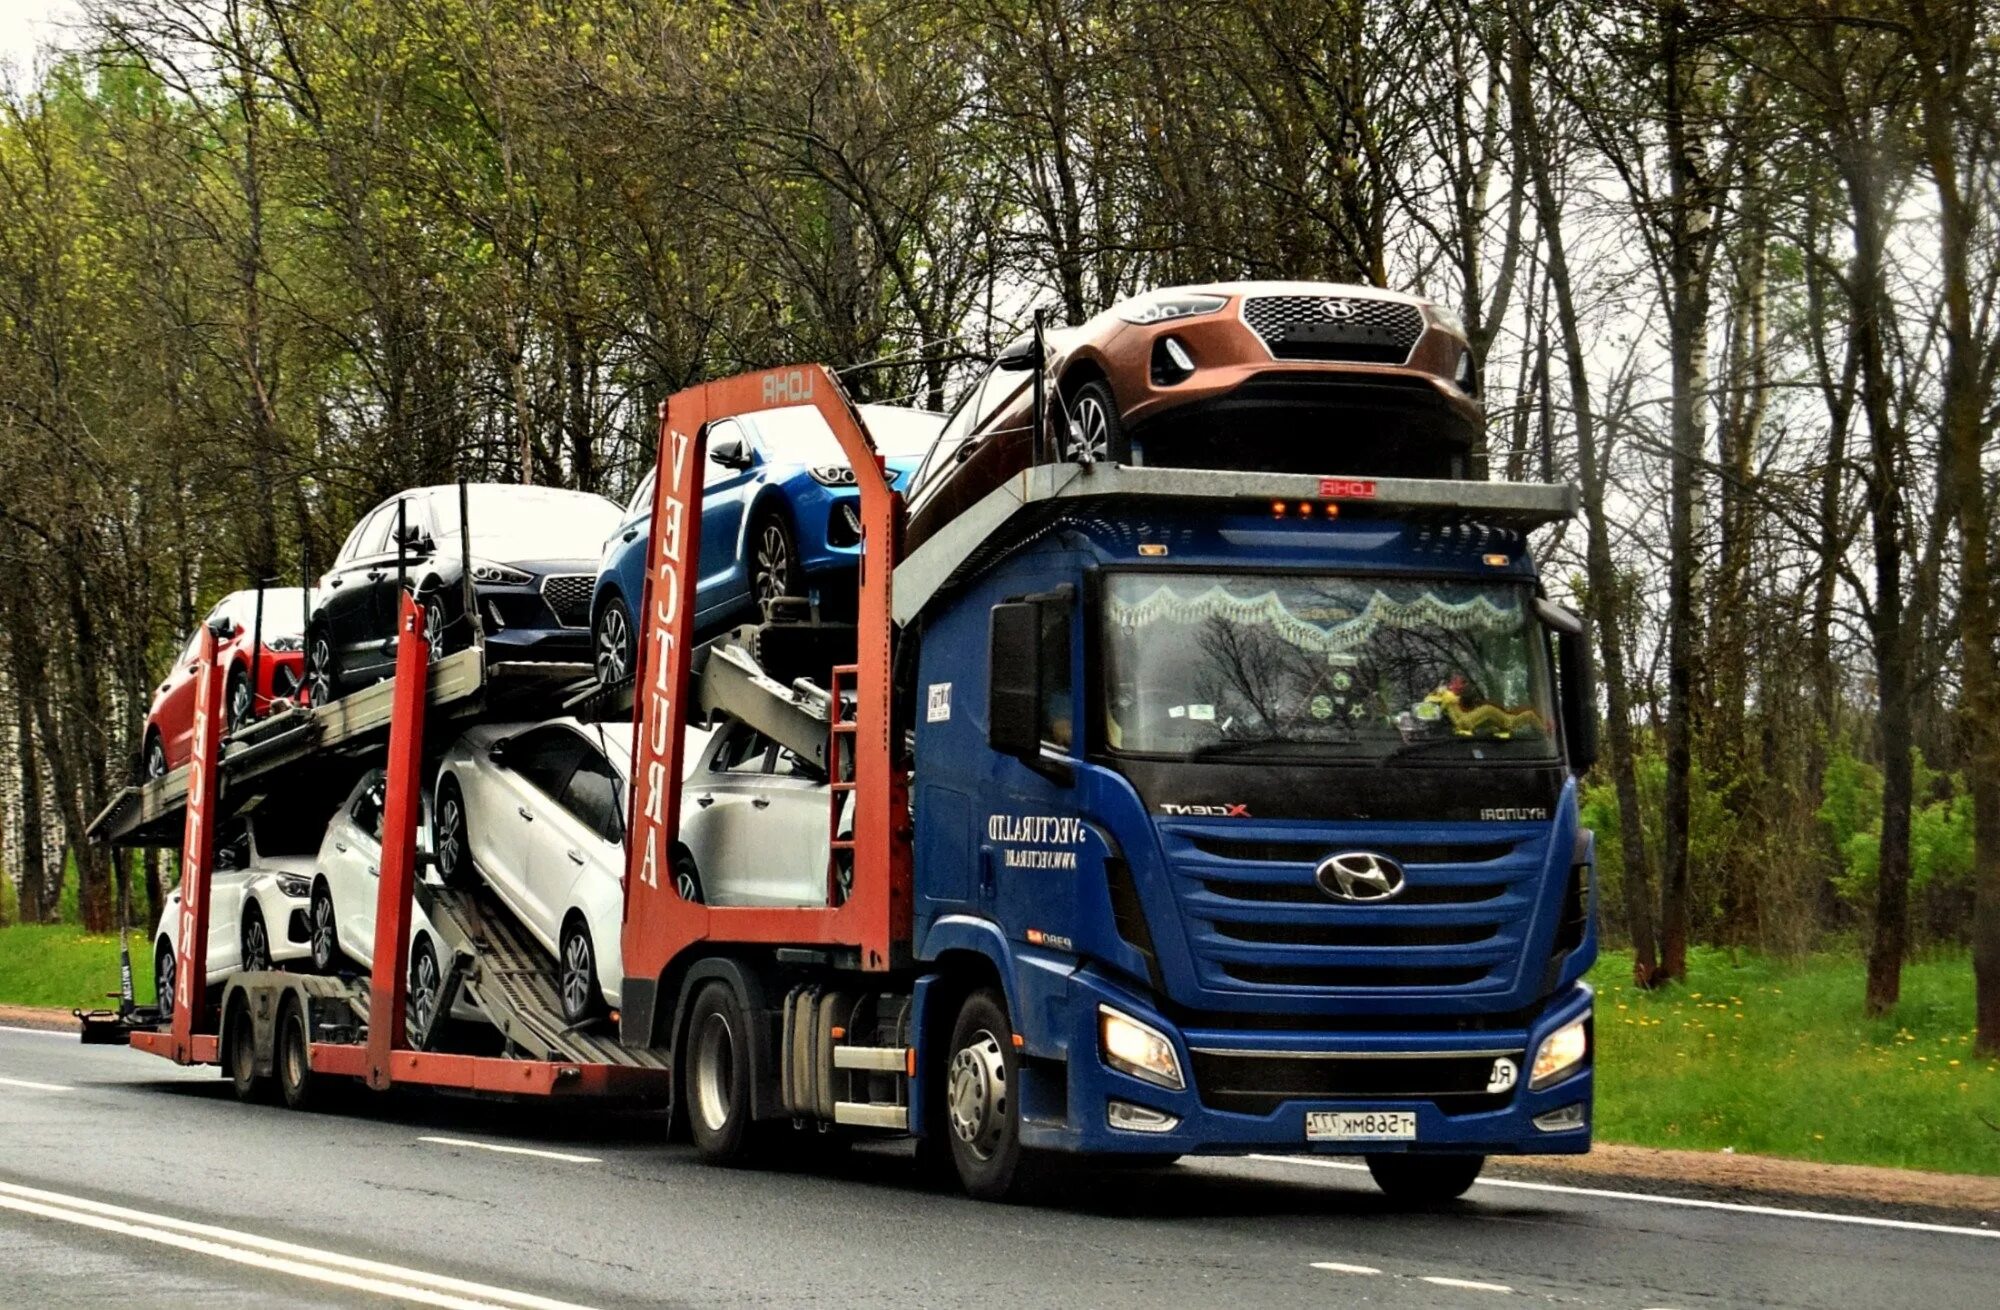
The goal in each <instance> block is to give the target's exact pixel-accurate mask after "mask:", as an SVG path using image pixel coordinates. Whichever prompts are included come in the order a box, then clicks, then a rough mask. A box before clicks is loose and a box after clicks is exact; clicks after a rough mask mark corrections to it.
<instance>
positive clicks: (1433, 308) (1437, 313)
mask: <svg viewBox="0 0 2000 1310" xmlns="http://www.w3.org/2000/svg"><path fill="white" fill-rule="evenodd" d="M1424 312H1425V313H1426V314H1428V315H1430V319H1431V322H1433V323H1435V324H1437V325H1438V326H1439V327H1441V328H1443V329H1444V330H1445V331H1447V332H1449V333H1451V334H1452V335H1453V336H1455V337H1463V336H1464V335H1465V320H1464V319H1462V318H1460V317H1459V316H1458V314H1457V313H1456V312H1455V311H1453V310H1449V309H1446V308H1445V307H1444V306H1443V305H1435V304H1427V305H1425V306H1424Z"/></svg>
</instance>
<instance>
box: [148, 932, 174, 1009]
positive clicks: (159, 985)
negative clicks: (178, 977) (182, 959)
mask: <svg viewBox="0 0 2000 1310" xmlns="http://www.w3.org/2000/svg"><path fill="white" fill-rule="evenodd" d="M174 968H175V960H174V947H173V943H172V942H168V941H162V942H161V943H160V944H159V945H158V946H157V947H155V948H154V949H153V1004H154V1005H155V1006H156V1007H157V1008H158V1009H159V1011H160V1019H161V1021H162V1022H163V1023H172V1022H173V1021H174Z"/></svg>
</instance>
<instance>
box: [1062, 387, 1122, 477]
mask: <svg viewBox="0 0 2000 1310" xmlns="http://www.w3.org/2000/svg"><path fill="white" fill-rule="evenodd" d="M1069 422H1070V432H1069V439H1070V446H1069V449H1068V450H1067V451H1066V452H1064V453H1065V454H1067V455H1068V456H1069V457H1070V458H1071V459H1077V458H1078V457H1079V456H1081V455H1084V454H1088V455H1089V457H1090V458H1091V460H1093V461H1096V460H1101V459H1105V458H1108V457H1109V456H1110V454H1111V423H1112V420H1111V416H1110V412H1109V411H1108V410H1107V409H1106V408H1105V406H1104V401H1103V399H1102V398H1101V397H1099V396H1098V395H1097V394H1096V393H1095V392H1093V391H1085V392H1084V393H1082V394H1081V395H1079V396H1078V397H1077V398H1076V403H1075V404H1074V406H1073V407H1072V408H1071V410H1070V420H1069Z"/></svg>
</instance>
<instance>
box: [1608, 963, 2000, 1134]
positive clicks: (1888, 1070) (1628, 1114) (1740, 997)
mask: <svg viewBox="0 0 2000 1310" xmlns="http://www.w3.org/2000/svg"><path fill="white" fill-rule="evenodd" d="M1863 976H1864V966H1863V964H1862V962H1861V961H1860V960H1859V959H1855V958H1848V957H1844V956H1821V957H1815V958H1813V959H1810V960H1807V961H1805V962H1803V963H1800V964H1796V965H1787V964H1779V963H1775V962H1773V961H1770V960H1766V959H1762V958H1759V957H1756V956H1750V955H1739V956H1735V957H1733V958H1732V956H1731V954H1730V953H1728V952H1724V951H1716V950H1698V951H1696V952H1695V953H1694V955H1693V958H1692V959H1691V960H1690V962H1689V966H1688V981H1687V983H1686V984H1685V985H1679V986H1674V987H1669V988H1664V989H1662V990H1660V991H1657V992H1652V993H1648V992H1642V991H1640V990H1639V989H1637V988H1635V987H1634V986H1633V985H1632V957H1631V956H1630V954H1627V953H1607V954H1606V955H1605V956H1604V958H1603V959H1602V960H1600V961H1599V963H1598V966H1597V968H1596V969H1595V970H1594V971H1593V973H1592V981H1593V982H1594V983H1595V984H1596V986H1597V988H1598V995H1597V1044H1598V1057H1597V1058H1598V1075H1597V1139H1598V1140H1599V1141H1604V1142H1629V1143H1634V1144H1637V1145H1641V1146H1666V1147H1679V1148H1682V1149H1688V1150H1702V1151H1719V1150H1721V1149H1723V1148H1724V1147H1731V1148H1734V1149H1735V1150H1736V1151H1738V1152H1741V1153H1745V1154H1754V1155H1778V1156H1789V1157H1792V1158H1794V1159H1801V1160H1819V1161H1827V1162H1830V1163H1841V1164H1879V1165H1900V1166H1903V1167H1906V1168H1912V1169H1934V1170H1941V1171H1945V1172H1950V1173H1977V1174H2000V1127H1994V1126H1990V1125H2000V1060H1992V1059H1987V1060H1980V1059H1975V1058H1974V1057H1973V1054H1972V1039H1973V1008H1972V965H1971V963H1970V961H1969V959H1968V958H1967V957H1966V956H1965V955H1963V954H1957V955H1942V956H1938V957H1933V958H1927V959H1924V960H1920V961H1918V962H1916V963H1913V964H1911V965H1909V966H1908V967H1906V968H1905V969H1904V970H1903V999H1902V1004H1901V1005H1900V1006H1898V1007H1897V1010H1896V1012H1895V1013H1894V1014H1893V1015H1890V1016H1887V1017H1885V1018H1882V1019H1865V1018H1863V1017H1862V1015H1861V997H1862V983H1863Z"/></svg>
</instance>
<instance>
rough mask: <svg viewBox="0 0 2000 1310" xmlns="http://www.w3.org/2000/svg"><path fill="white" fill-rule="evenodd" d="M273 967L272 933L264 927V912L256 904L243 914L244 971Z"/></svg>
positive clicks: (250, 971)
mask: <svg viewBox="0 0 2000 1310" xmlns="http://www.w3.org/2000/svg"><path fill="white" fill-rule="evenodd" d="M270 967H271V935H270V933H269V932H267V931H266V930H265V928H264V915H263V912H262V911H260V910H258V908H257V907H256V906H255V905H252V906H251V907H250V908H249V911H248V912H247V913H245V914H244V916H243V971H244V972H245V973H258V972H261V971H263V970H265V969H268V968H270Z"/></svg>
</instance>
